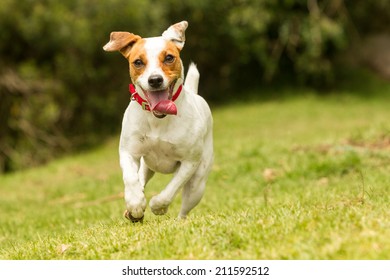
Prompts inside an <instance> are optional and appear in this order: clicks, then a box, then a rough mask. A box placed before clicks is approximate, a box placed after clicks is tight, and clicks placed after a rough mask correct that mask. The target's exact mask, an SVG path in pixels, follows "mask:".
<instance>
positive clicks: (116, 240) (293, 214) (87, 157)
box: [0, 86, 390, 259]
mask: <svg viewBox="0 0 390 280" xmlns="http://www.w3.org/2000/svg"><path fill="white" fill-rule="evenodd" d="M376 89H377V90H378V88H376ZM389 90H390V89H389V87H388V86H387V87H386V88H382V89H381V90H379V91H380V92H381V95H382V97H380V98H378V97H372V98H369V99H366V98H361V97H356V94H355V92H352V93H351V92H347V91H345V92H334V95H333V96H328V97H325V98H319V97H317V96H316V93H315V92H312V91H307V90H306V91H304V92H303V93H301V94H300V95H298V93H297V92H294V91H292V92H289V93H288V95H290V96H296V97H294V98H289V99H284V98H280V99H278V100H273V101H268V102H262V103H259V102H251V103H250V104H243V103H241V104H234V105H229V106H226V107H223V108H218V109H216V110H214V120H215V152H216V154H215V164H214V168H213V170H212V172H211V175H210V178H209V181H208V184H207V190H206V193H205V196H204V198H203V200H202V201H201V203H200V204H199V205H198V206H197V207H196V208H195V209H194V210H193V212H191V213H190V215H189V217H188V219H187V220H186V221H182V222H179V221H176V220H175V217H176V215H177V214H178V212H179V210H180V197H177V198H176V199H175V201H174V203H173V205H172V206H171V207H170V209H169V212H168V216H154V215H153V214H152V213H151V211H150V210H149V209H147V212H146V215H145V221H144V223H143V224H131V223H129V222H128V221H127V220H125V219H124V218H122V217H121V215H122V213H123V210H124V201H123V198H122V196H123V194H122V193H121V191H122V188H123V187H122V186H123V184H122V176H121V172H120V168H119V166H118V156H117V153H116V150H117V141H118V139H117V138H115V139H112V140H111V141H109V142H108V143H107V144H106V145H105V146H104V147H101V148H99V149H97V150H93V151H90V152H88V153H84V154H81V155H77V156H72V157H68V158H65V159H61V160H58V161H53V162H52V163H50V164H49V165H47V166H45V167H40V168H36V169H32V170H28V171H21V172H18V173H14V174H8V175H5V176H2V177H0V185H1V188H0V220H1V222H2V226H1V228H0V259H389V257H390V239H389V238H388V237H389V234H390V227H389V226H390V221H389V219H388V213H389V205H390V204H389V202H390V201H389V199H390V197H389V196H388V186H389V183H390V178H389V176H388V174H389V172H390V166H389V164H388V163H389V160H390V157H389V152H388V151H389V149H390V126H389V122H388V120H389V118H390V111H389V110H388V105H387V104H388V101H389V98H390V91H389ZM383 96H386V97H383ZM367 105H368V106H367ZM227 128H229V129H227ZM169 179H170V176H168V177H167V176H160V175H156V177H154V178H153V179H152V180H151V182H150V184H149V185H148V186H147V188H146V190H145V192H146V196H147V198H148V199H150V198H151V197H152V196H153V195H155V194H157V193H158V192H159V191H161V190H162V188H163V186H165V185H166V183H167V182H168V180H169Z"/></svg>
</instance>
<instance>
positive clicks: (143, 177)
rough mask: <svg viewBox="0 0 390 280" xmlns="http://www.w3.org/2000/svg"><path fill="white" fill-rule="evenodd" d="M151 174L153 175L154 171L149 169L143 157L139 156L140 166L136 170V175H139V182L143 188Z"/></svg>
mask: <svg viewBox="0 0 390 280" xmlns="http://www.w3.org/2000/svg"><path fill="white" fill-rule="evenodd" d="M153 175H154V171H152V170H150V169H149V167H148V166H147V165H146V163H145V161H144V158H141V160H140V167H139V170H138V177H139V182H140V183H141V185H142V186H143V188H145V186H146V184H147V183H148V182H149V180H150V179H152V177H153Z"/></svg>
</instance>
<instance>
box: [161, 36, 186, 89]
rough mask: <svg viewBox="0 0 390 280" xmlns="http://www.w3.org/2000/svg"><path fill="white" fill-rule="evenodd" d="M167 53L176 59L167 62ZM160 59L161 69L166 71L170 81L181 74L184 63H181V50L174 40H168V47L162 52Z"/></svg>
mask: <svg viewBox="0 0 390 280" xmlns="http://www.w3.org/2000/svg"><path fill="white" fill-rule="evenodd" d="M167 55H172V56H173V57H174V58H175V60H174V61H173V62H172V63H166V62H165V58H166V56H167ZM158 59H159V61H160V67H161V69H162V70H163V71H164V73H165V75H166V76H167V77H168V79H169V81H170V82H172V81H174V80H176V79H178V78H179V77H180V76H181V72H182V65H181V63H180V51H179V49H178V48H177V46H176V45H175V44H174V43H173V42H171V41H168V42H167V45H166V48H165V49H164V50H163V51H162V52H161V53H160V55H159V57H158Z"/></svg>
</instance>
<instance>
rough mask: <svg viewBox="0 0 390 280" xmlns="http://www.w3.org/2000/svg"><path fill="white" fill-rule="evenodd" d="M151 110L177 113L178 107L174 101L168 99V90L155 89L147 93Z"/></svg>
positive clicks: (170, 113)
mask: <svg viewBox="0 0 390 280" xmlns="http://www.w3.org/2000/svg"><path fill="white" fill-rule="evenodd" d="M147 99H148V102H149V106H150V110H151V111H155V112H158V113H160V114H165V115H176V114H177V108H176V105H175V103H173V101H171V100H169V99H168V91H154V92H148V93H147Z"/></svg>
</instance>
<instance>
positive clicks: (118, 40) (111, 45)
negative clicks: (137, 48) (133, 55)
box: [103, 32, 141, 57]
mask: <svg viewBox="0 0 390 280" xmlns="http://www.w3.org/2000/svg"><path fill="white" fill-rule="evenodd" d="M139 39H141V37H140V36H138V35H134V34H133V33H129V32H111V34H110V41H109V42H108V43H107V44H106V45H105V46H104V47H103V50H105V51H106V52H113V51H120V52H121V53H122V54H123V56H124V57H128V56H129V54H130V50H131V47H132V46H133V45H134V43H135V42H137V41H138V40H139Z"/></svg>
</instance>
